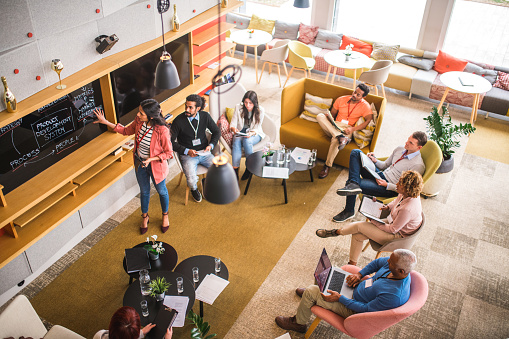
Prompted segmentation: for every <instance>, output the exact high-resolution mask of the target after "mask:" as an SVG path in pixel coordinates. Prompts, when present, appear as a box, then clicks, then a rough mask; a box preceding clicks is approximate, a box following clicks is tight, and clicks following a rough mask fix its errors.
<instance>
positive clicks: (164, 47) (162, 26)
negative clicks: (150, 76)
mask: <svg viewBox="0 0 509 339" xmlns="http://www.w3.org/2000/svg"><path fill="white" fill-rule="evenodd" d="M161 29H162V32H163V51H164V52H166V44H165V43H164V21H163V13H161ZM164 52H163V54H164Z"/></svg>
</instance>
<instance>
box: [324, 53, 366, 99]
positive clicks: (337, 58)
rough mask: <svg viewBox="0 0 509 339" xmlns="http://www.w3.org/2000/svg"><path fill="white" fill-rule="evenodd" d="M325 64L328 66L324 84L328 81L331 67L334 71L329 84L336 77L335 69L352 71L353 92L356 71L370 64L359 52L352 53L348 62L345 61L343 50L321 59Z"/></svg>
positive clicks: (355, 84)
mask: <svg viewBox="0 0 509 339" xmlns="http://www.w3.org/2000/svg"><path fill="white" fill-rule="evenodd" d="M323 59H324V60H325V62H326V63H328V64H329V68H328V70H327V76H326V77H325V82H327V81H328V80H329V74H330V70H331V68H332V67H334V70H333V72H332V77H331V84H332V83H333V82H334V76H335V75H336V69H337V68H338V67H339V68H343V69H353V90H354V91H355V87H356V86H357V69H359V68H360V69H362V68H364V67H368V66H369V64H370V61H369V58H368V57H367V56H366V55H365V54H362V53H360V52H356V51H352V55H351V56H350V60H348V61H346V55H345V51H344V50H337V51H332V52H329V53H327V54H325V56H324V57H323Z"/></svg>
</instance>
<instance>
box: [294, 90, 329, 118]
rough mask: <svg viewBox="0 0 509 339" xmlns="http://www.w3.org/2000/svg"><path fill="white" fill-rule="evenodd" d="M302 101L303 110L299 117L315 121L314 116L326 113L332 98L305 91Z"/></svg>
mask: <svg viewBox="0 0 509 339" xmlns="http://www.w3.org/2000/svg"><path fill="white" fill-rule="evenodd" d="M305 99H306V101H304V111H303V112H302V114H301V115H300V118H301V119H305V120H309V121H312V122H317V121H316V116H317V115H318V114H320V113H324V114H325V113H327V112H328V111H329V108H330V106H331V105H332V100H333V99H332V98H320V97H317V96H314V95H311V94H309V93H306V96H305Z"/></svg>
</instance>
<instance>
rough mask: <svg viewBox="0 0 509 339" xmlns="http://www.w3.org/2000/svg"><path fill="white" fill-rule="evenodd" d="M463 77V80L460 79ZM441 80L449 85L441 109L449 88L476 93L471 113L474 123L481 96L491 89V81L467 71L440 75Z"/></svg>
mask: <svg viewBox="0 0 509 339" xmlns="http://www.w3.org/2000/svg"><path fill="white" fill-rule="evenodd" d="M460 79H461V81H460ZM440 81H442V83H443V84H444V85H445V86H447V87H446V89H445V91H444V95H443V96H442V100H440V104H439V105H438V109H439V110H440V109H441V107H442V105H443V104H444V101H445V98H446V97H447V94H448V93H449V89H453V90H455V91H458V92H463V93H470V94H473V95H474V103H473V104H472V114H471V115H470V123H471V124H473V123H474V121H475V120H476V119H477V109H478V108H479V97H480V94H481V93H486V92H488V91H489V90H490V89H491V87H492V86H491V83H490V82H489V81H488V80H486V79H484V78H483V77H482V76H479V75H476V74H472V73H466V72H456V71H455V72H447V73H443V74H442V75H440Z"/></svg>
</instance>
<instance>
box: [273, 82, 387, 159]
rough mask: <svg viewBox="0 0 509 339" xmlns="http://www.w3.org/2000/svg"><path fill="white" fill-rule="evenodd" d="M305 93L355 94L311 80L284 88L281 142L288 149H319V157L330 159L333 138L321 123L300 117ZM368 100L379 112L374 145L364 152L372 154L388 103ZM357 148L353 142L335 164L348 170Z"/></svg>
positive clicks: (380, 100) (322, 94) (323, 95)
mask: <svg viewBox="0 0 509 339" xmlns="http://www.w3.org/2000/svg"><path fill="white" fill-rule="evenodd" d="M305 93H309V94H312V95H316V96H319V97H322V98H333V99H334V100H336V98H338V97H340V96H343V95H351V94H352V89H351V88H345V87H341V86H336V85H331V84H327V83H325V82H322V81H318V80H313V79H309V78H304V79H300V80H299V81H297V82H294V83H293V84H291V85H288V86H287V87H285V88H284V89H283V93H282V95H281V128H280V129H279V139H280V141H281V143H282V144H284V145H285V146H287V147H301V148H307V149H313V148H316V149H317V150H318V158H320V159H326V158H327V152H328V151H329V145H330V138H329V137H327V136H326V135H325V133H324V132H323V131H322V129H321V128H320V125H318V123H316V122H312V121H308V120H304V119H301V118H299V116H300V114H301V113H302V111H303V109H304V94H305ZM365 99H366V100H367V101H368V102H369V103H374V104H375V107H376V109H377V111H378V120H377V123H376V128H375V132H374V134H373V139H372V140H371V144H370V145H368V146H366V147H364V148H363V149H362V151H363V152H364V153H368V152H374V150H375V145H376V141H377V139H378V133H379V132H380V127H381V125H382V121H383V117H384V112H385V104H386V100H385V98H383V97H379V96H376V95H371V94H369V95H368V96H367V97H366V98H365ZM356 148H358V147H357V144H356V143H355V142H353V141H352V142H350V143H349V144H348V145H346V147H345V148H344V149H342V150H341V151H340V152H339V153H338V155H337V157H336V159H335V160H334V163H335V164H337V165H340V166H343V167H348V164H349V162H350V152H351V151H352V150H353V149H356Z"/></svg>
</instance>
